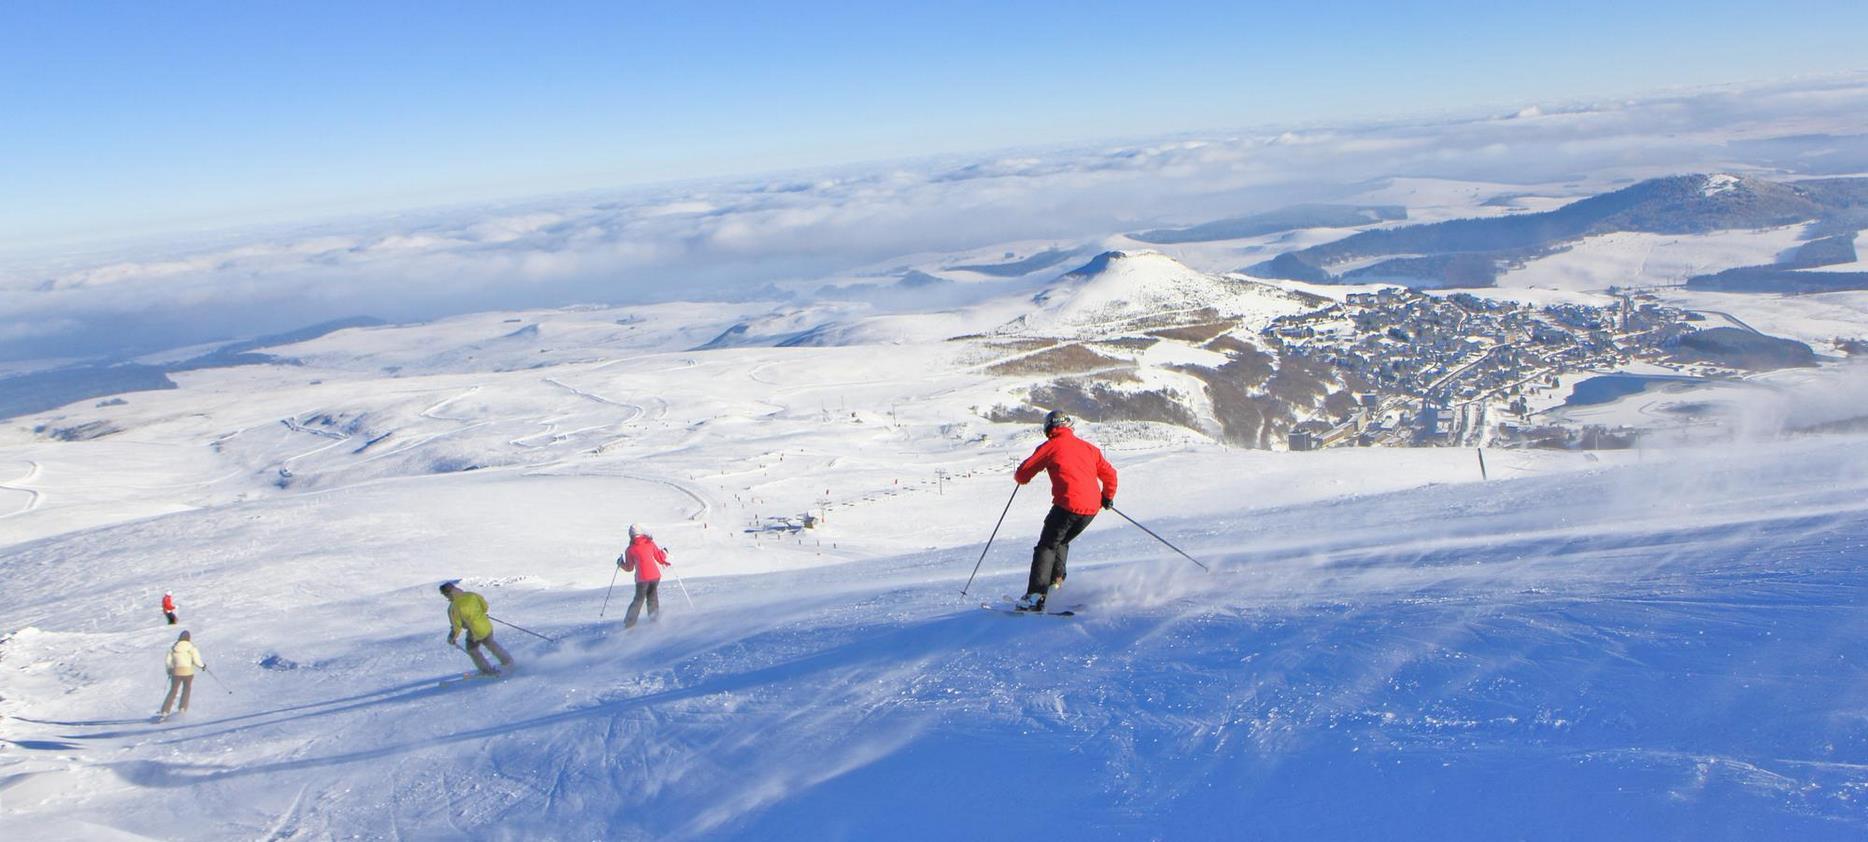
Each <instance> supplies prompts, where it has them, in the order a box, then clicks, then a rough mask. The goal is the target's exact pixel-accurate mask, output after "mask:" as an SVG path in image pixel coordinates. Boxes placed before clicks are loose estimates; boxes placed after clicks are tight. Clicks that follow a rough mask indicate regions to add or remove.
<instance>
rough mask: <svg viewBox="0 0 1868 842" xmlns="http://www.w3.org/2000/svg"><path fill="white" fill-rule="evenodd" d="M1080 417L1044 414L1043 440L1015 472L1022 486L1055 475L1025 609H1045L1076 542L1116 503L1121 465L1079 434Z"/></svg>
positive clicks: (1033, 555) (1033, 550)
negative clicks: (1044, 475) (1112, 462)
mask: <svg viewBox="0 0 1868 842" xmlns="http://www.w3.org/2000/svg"><path fill="white" fill-rule="evenodd" d="M1075 426H1076V420H1075V419H1073V418H1071V417H1070V416H1069V415H1066V414H1064V413H1062V412H1059V411H1057V410H1051V412H1050V413H1049V414H1047V415H1045V416H1044V436H1045V441H1044V443H1043V444H1041V445H1038V449H1037V450H1036V451H1035V452H1033V453H1032V454H1031V457H1030V458H1028V459H1026V460H1025V462H1024V464H1021V465H1019V466H1018V471H1017V472H1016V473H1014V474H1013V475H1012V479H1014V480H1016V481H1017V482H1018V484H1019V485H1024V484H1025V483H1028V482H1031V480H1032V478H1034V477H1036V476H1037V475H1038V472H1039V471H1044V472H1045V473H1048V474H1050V475H1051V512H1050V514H1047V515H1045V516H1044V531H1042V532H1040V533H1038V545H1037V546H1035V547H1032V548H1031V581H1030V582H1029V583H1027V585H1026V586H1025V597H1024V598H1023V599H1020V600H1019V601H1018V610H1020V611H1043V610H1044V598H1045V596H1046V595H1048V594H1049V593H1050V592H1051V589H1052V588H1056V587H1061V586H1062V585H1063V584H1064V561H1065V559H1067V558H1068V557H1069V556H1070V542H1071V540H1072V539H1075V538H1076V537H1077V536H1078V535H1080V534H1082V532H1083V530H1084V529H1085V528H1087V527H1088V526H1089V525H1090V521H1091V520H1094V519H1095V518H1096V512H1097V510H1098V509H1099V508H1101V509H1107V508H1110V507H1111V506H1114V505H1115V504H1116V469H1115V468H1114V467H1112V466H1111V465H1110V464H1109V460H1107V459H1104V458H1103V452H1102V451H1101V450H1098V449H1096V445H1093V444H1090V443H1089V442H1087V441H1084V440H1083V439H1080V438H1077V434H1076V433H1075V432H1074V431H1073V430H1072V429H1071V428H1072V427H1075Z"/></svg>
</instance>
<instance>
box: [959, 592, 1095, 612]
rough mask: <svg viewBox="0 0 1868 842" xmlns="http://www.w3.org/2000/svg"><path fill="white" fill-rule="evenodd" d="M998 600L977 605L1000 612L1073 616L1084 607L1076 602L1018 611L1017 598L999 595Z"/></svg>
mask: <svg viewBox="0 0 1868 842" xmlns="http://www.w3.org/2000/svg"><path fill="white" fill-rule="evenodd" d="M999 600H1000V601H999V603H997V604H995V603H991V602H982V603H980V604H979V607H981V608H984V609H986V610H987V611H997V612H999V613H1001V614H1021V615H1022V614H1029V615H1032V616H1036V617H1075V616H1077V612H1078V611H1081V610H1083V607H1084V604H1083V603H1077V604H1076V605H1066V606H1064V607H1062V608H1046V609H1045V610H1043V611H1020V610H1018V608H1017V605H1018V600H1016V599H1013V598H1012V597H1009V596H1002V597H999Z"/></svg>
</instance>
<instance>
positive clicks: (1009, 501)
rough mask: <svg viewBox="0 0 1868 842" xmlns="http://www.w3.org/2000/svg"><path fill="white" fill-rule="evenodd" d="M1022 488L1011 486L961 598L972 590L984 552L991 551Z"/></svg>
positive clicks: (962, 590)
mask: <svg viewBox="0 0 1868 842" xmlns="http://www.w3.org/2000/svg"><path fill="white" fill-rule="evenodd" d="M1023 487H1024V486H1019V485H1014V486H1012V496H1010V497H1007V498H1005V511H1002V512H1000V513H999V522H998V523H995V524H993V525H992V534H991V535H988V536H986V546H985V547H983V548H981V549H980V551H979V561H976V562H973V575H972V576H968V577H966V587H964V588H961V589H960V595H961V596H966V592H967V591H970V590H972V589H973V576H978V575H979V566H980V565H982V564H985V563H986V552H987V551H988V550H991V549H992V541H993V539H994V538H997V537H999V527H1001V526H1004V525H1005V515H1006V512H1010V511H1011V510H1012V501H1013V500H1016V499H1018V490H1019V489H1020V488H1023Z"/></svg>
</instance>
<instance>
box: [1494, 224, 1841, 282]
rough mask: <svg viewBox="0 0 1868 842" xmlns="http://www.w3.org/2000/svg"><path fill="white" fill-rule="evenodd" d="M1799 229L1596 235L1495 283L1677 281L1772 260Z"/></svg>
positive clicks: (1792, 243)
mask: <svg viewBox="0 0 1868 842" xmlns="http://www.w3.org/2000/svg"><path fill="white" fill-rule="evenodd" d="M1803 229H1804V226H1801V225H1791V226H1785V227H1782V228H1769V229H1765V230H1762V231H1721V232H1718V233H1715V234H1645V233H1639V232H1628V231H1623V232H1617V233H1613V234H1597V235H1594V236H1590V237H1585V238H1583V239H1582V240H1581V241H1580V242H1577V243H1575V244H1573V245H1570V246H1568V247H1567V248H1565V249H1563V250H1561V251H1558V252H1556V253H1554V254H1551V255H1549V256H1547V257H1541V258H1538V259H1535V260H1531V261H1529V262H1527V263H1526V264H1525V265H1524V266H1522V267H1520V268H1516V269H1512V270H1509V271H1507V272H1505V273H1504V274H1502V275H1500V276H1499V278H1498V285H1499V286H1500V287H1504V288H1507V289H1516V288H1544V289H1555V290H1570V291H1598V290H1603V289H1606V288H1608V287H1611V286H1619V287H1653V286H1678V285H1680V284H1684V283H1686V280H1687V279H1688V278H1690V277H1692V276H1694V275H1701V274H1709V273H1712V272H1717V271H1720V270H1723V269H1729V268H1732V267H1734V266H1753V265H1758V264H1764V263H1772V262H1775V261H1776V260H1777V259H1778V256H1779V255H1781V254H1782V253H1784V252H1785V251H1788V250H1790V249H1792V248H1795V247H1796V246H1797V244H1798V243H1799V242H1801V240H1800V239H1799V238H1800V237H1801V236H1802V234H1803Z"/></svg>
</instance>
